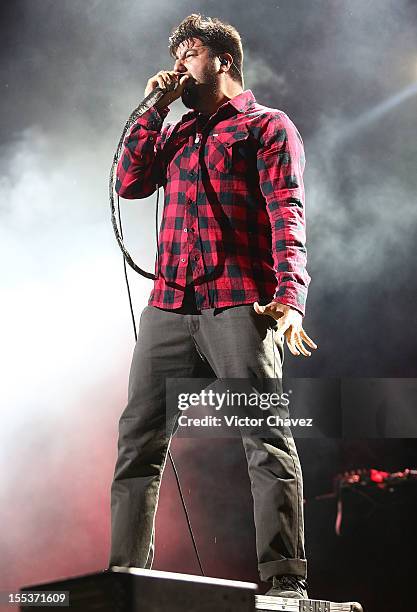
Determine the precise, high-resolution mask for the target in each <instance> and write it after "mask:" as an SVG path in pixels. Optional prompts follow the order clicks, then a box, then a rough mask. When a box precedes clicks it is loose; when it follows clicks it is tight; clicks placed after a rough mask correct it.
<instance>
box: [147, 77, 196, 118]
mask: <svg viewBox="0 0 417 612" xmlns="http://www.w3.org/2000/svg"><path fill="white" fill-rule="evenodd" d="M189 78H190V75H189V74H184V73H183V72H177V71H175V70H160V72H157V74H155V76H152V77H151V78H150V79H149V81H148V83H147V85H146V89H145V98H146V96H148V95H149V94H150V93H151V92H152V91H153V90H154V89H155V88H156V87H158V86H159V87H162V88H164V89H165V88H166V89H168V90H169V91H168V92H167V93H166V94H164V95H163V96H162V98H160V99H159V100H158V102H157V103H156V104H155V107H156V108H157V109H160V108H164V107H166V106H169V105H170V104H172V102H174V100H177V99H178V98H180V97H181V94H182V92H183V90H184V87H185V85H186V83H187V82H188V80H189Z"/></svg>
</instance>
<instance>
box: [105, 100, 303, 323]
mask: <svg viewBox="0 0 417 612" xmlns="http://www.w3.org/2000/svg"><path fill="white" fill-rule="evenodd" d="M168 112H169V109H168V108H163V109H160V110H159V111H158V110H157V109H156V108H155V107H152V108H151V109H149V110H148V111H146V113H145V114H143V115H142V116H141V117H139V118H138V119H137V120H136V121H135V123H134V124H133V125H132V126H131V128H130V129H129V131H128V133H127V135H126V137H125V140H124V147H123V152H122V155H121V157H120V160H119V164H118V168H117V177H116V192H117V193H118V194H119V195H120V196H121V197H122V198H126V199H136V198H146V197H148V196H150V195H151V194H153V193H154V192H155V191H156V188H157V185H158V186H163V187H164V192H165V198H164V210H163V216H162V221H161V226H160V230H159V258H156V261H155V275H157V276H158V278H157V279H156V280H154V286H153V289H152V291H151V294H150V297H149V300H148V304H149V305H152V306H156V307H160V308H168V309H174V308H179V307H180V306H181V305H182V302H183V298H184V288H185V285H186V284H187V282H189V281H190V280H191V281H192V283H193V284H194V289H195V297H196V303H197V307H198V308H200V309H203V308H216V307H222V306H231V305H237V304H247V303H253V302H254V301H258V302H259V303H261V304H263V303H265V304H266V303H268V302H270V301H276V302H280V303H282V304H287V305H289V306H291V307H293V308H295V309H297V310H298V311H300V312H301V314H302V315H304V314H305V302H306V297H307V290H308V285H309V283H310V276H309V274H308V273H307V271H306V260H307V253H306V245H305V242H306V238H305V210H304V185H303V178H302V175H303V170H304V165H305V158H304V147H303V142H302V139H301V136H300V134H299V132H298V130H297V128H296V127H295V125H294V124H293V122H292V121H291V120H290V119H289V117H288V116H287V115H286V114H285V113H284V112H283V111H280V110H277V109H273V108H267V107H265V106H262V105H260V104H258V103H257V102H256V100H255V97H254V95H253V93H252V91H251V90H246V91H243V92H242V93H240V94H239V95H237V96H235V97H234V98H232V99H231V100H229V101H227V102H226V103H225V104H223V105H222V106H220V108H219V109H218V110H217V112H216V113H215V114H214V115H212V116H210V117H209V116H203V115H201V113H198V112H197V111H191V112H189V113H186V114H185V115H183V117H182V118H181V120H180V121H178V122H176V123H166V124H165V125H163V121H164V119H165V118H166V116H167V114H168Z"/></svg>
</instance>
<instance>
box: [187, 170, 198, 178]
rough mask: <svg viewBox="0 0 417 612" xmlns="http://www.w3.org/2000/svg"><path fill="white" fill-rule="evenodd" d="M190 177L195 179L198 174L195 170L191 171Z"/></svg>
mask: <svg viewBox="0 0 417 612" xmlns="http://www.w3.org/2000/svg"><path fill="white" fill-rule="evenodd" d="M188 176H189V177H190V178H194V177H195V176H197V174H196V172H195V171H194V170H190V172H189V173H188Z"/></svg>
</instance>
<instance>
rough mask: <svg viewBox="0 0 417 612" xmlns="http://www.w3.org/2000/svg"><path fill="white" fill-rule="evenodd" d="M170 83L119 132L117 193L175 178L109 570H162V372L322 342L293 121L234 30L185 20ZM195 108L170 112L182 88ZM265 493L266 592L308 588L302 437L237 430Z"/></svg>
mask: <svg viewBox="0 0 417 612" xmlns="http://www.w3.org/2000/svg"><path fill="white" fill-rule="evenodd" d="M169 41H170V51H171V54H172V55H173V57H174V58H175V65H174V69H173V70H162V71H160V72H158V73H157V74H156V75H155V76H153V77H151V78H150V79H149V81H148V83H147V87H146V89H145V96H147V95H148V94H149V93H150V92H151V91H152V90H153V89H154V88H155V87H157V86H160V87H163V88H165V89H166V93H165V94H164V95H163V97H162V98H161V99H160V100H159V102H158V103H156V104H155V106H154V107H152V108H151V109H150V110H148V111H147V112H146V113H145V114H143V115H142V116H141V117H140V118H138V119H137V120H136V122H135V123H134V125H133V126H132V127H131V129H130V131H129V132H128V134H127V136H126V139H125V141H124V149H123V154H122V156H121V159H120V162H119V165H118V170H117V182H116V191H117V193H118V194H119V195H120V196H121V197H123V198H128V199H136V198H146V197H148V196H150V195H151V194H152V193H154V192H155V190H156V189H157V186H162V185H163V186H164V190H165V203H164V211H163V219H162V223H161V228H160V233H159V248H158V250H159V257H158V258H157V261H156V264H155V274H156V276H157V279H156V280H155V281H154V285H153V289H152V291H151V294H150V297H149V301H148V305H147V306H146V307H145V308H144V310H143V311H142V314H141V319H140V326H139V335H138V341H137V344H136V347H135V350H134V354H133V360H132V365H131V371H130V378H129V394H128V404H127V406H126V408H125V410H124V412H123V413H122V415H121V418H120V422H119V443H118V458H117V463H116V467H115V473H114V480H113V483H112V491H111V507H112V545H111V554H110V565H119V566H126V567H142V568H151V566H152V562H153V556H154V526H155V513H156V509H157V505H158V497H159V489H160V483H161V477H162V473H163V470H164V467H165V462H166V458H167V453H168V448H169V445H170V442H171V439H172V435H173V433H174V432H175V430H176V429H175V423H168V422H167V421H166V405H165V404H166V402H165V399H166V395H165V381H166V378H168V377H170V378H193V377H199V378H213V377H214V378H241V379H249V378H250V377H251V378H253V377H255V378H256V379H269V378H276V379H277V380H278V382H279V384H281V382H280V379H281V377H282V362H283V357H284V339H285V340H286V343H287V346H288V348H289V350H290V351H291V353H292V354H293V355H304V356H310V355H311V352H310V351H309V350H308V348H307V347H309V348H311V349H315V348H317V346H316V344H315V343H314V342H313V340H311V339H310V338H309V336H308V335H307V333H306V332H305V331H304V329H303V325H302V322H303V316H304V313H305V303H306V296H307V289H308V285H309V282H310V277H309V275H308V273H307V271H306V247H305V212H304V187H303V180H302V175H303V169H304V164H305V160H304V151H303V144H302V140H301V136H300V135H299V133H298V131H297V129H296V127H295V126H294V124H293V123H292V122H291V120H290V119H289V118H288V116H287V115H286V114H285V113H284V112H282V111H280V110H276V109H272V108H267V107H265V106H262V105H260V104H258V103H257V102H256V100H255V97H254V95H253V93H252V91H251V90H244V89H243V87H244V81H243V74H242V63H243V50H242V43H241V39H240V36H239V33H238V32H237V31H236V29H235V28H234V27H232V26H231V25H229V24H225V23H222V22H221V21H220V20H218V19H214V18H213V19H211V18H206V17H202V16H201V15H195V14H193V15H190V16H189V17H187V18H186V19H185V20H184V21H183V22H182V23H181V24H180V25H179V26H178V27H177V28H176V29H175V30H174V31H173V33H172V35H171V37H170V39H169ZM180 97H181V99H182V102H183V103H184V105H185V106H186V107H187V108H189V109H191V111H190V112H188V113H186V114H185V115H183V117H182V119H181V120H180V121H179V122H177V123H166V124H165V125H163V121H164V119H165V117H166V116H167V114H168V112H169V108H168V107H169V105H170V104H171V103H172V102H173V101H174V100H176V99H178V98H180ZM242 441H243V445H244V450H245V453H246V458H247V462H248V473H249V477H250V483H251V490H252V495H253V504H254V521H255V528H256V549H257V557H258V569H259V574H260V578H261V580H263V581H269V582H271V583H272V587H271V589H270V591H268V593H267V594H268V595H273V596H280V597H295V598H303V597H307V590H306V588H307V583H306V576H307V561H306V558H305V550H304V518H303V481H302V472H301V467H300V462H299V458H298V454H297V450H296V447H295V443H294V439H293V437H292V435H291V432H289V431H288V428H287V429H276V430H274V437H272V438H267V439H266V438H262V437H259V436H257V437H250V436H249V437H247V436H246V437H242Z"/></svg>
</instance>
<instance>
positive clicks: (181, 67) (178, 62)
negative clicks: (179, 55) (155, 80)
mask: <svg viewBox="0 0 417 612" xmlns="http://www.w3.org/2000/svg"><path fill="white" fill-rule="evenodd" d="M174 70H175V71H177V72H187V68H186V67H185V66H184V63H183V61H182V60H180V59H177V60H176V62H175V64H174Z"/></svg>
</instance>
